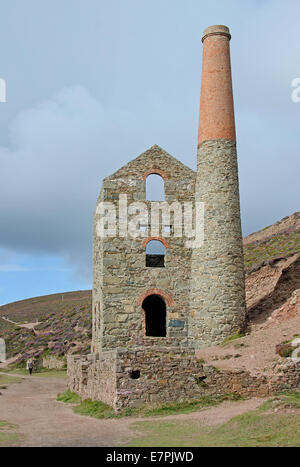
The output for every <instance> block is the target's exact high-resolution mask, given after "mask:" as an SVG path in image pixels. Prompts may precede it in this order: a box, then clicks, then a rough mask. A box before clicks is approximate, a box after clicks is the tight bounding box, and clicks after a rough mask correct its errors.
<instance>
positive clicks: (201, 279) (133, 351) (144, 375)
mask: <svg viewBox="0 0 300 467" xmlns="http://www.w3.org/2000/svg"><path fill="white" fill-rule="evenodd" d="M230 38H231V36H230V33H229V29H228V28H227V27H226V26H211V27H209V28H207V29H206V30H205V31H204V35H203V38H202V41H203V47H204V50H203V63H202V87H201V102H200V117H199V133H198V164H197V172H194V171H193V170H191V169H190V168H188V167H186V166H185V165H184V164H182V163H181V162H180V161H178V160H176V159H175V158H174V157H172V156H171V155H170V154H168V153H167V152H166V151H164V150H163V149H162V148H160V147H159V146H157V145H155V146H153V147H151V148H150V149H148V150H147V151H146V152H144V153H143V154H141V155H140V156H139V157H137V158H136V159H134V160H132V161H131V162H129V163H128V164H126V165H125V166H124V167H122V168H121V169H119V170H118V171H117V172H115V173H114V174H113V175H111V176H109V177H107V178H105V179H104V180H103V184H102V189H101V192H100V196H99V198H98V201H97V205H96V210H95V217H94V242H93V303H92V322H93V329H92V347H91V354H90V355H87V356H76V355H74V356H72V355H71V356H69V358H68V376H69V387H70V389H71V390H72V391H75V392H77V393H79V394H80V395H81V396H82V397H84V398H92V399H96V400H102V401H103V402H105V403H107V404H109V405H111V406H113V407H114V408H115V410H117V411H118V410H121V409H122V408H124V407H135V406H138V405H141V404H147V403H156V402H168V401H174V400H183V399H190V398H194V397H198V396H199V394H201V393H202V392H201V391H202V389H201V385H199V381H201V378H203V368H202V364H201V363H200V362H199V361H198V360H197V359H196V356H195V350H196V349H198V348H201V347H203V346H207V345H212V344H218V343H220V342H222V340H224V338H226V337H228V336H230V335H232V334H234V333H235V332H237V331H239V330H241V329H242V328H243V327H244V323H245V284H244V263H243V250H242V235H241V223H240V206H239V188H238V171H237V156H236V140H235V123H234V110H233V94H232V83H231V68H230V51H229V41H230ZM153 174H155V175H159V176H160V177H161V178H162V180H163V184H164V199H165V201H166V202H167V203H168V204H169V205H172V203H176V202H179V203H180V204H181V205H184V203H187V202H192V203H194V202H195V201H200V202H202V203H204V243H203V245H202V246H198V247H196V248H188V247H187V246H186V238H185V237H184V236H182V237H178V236H174V235H173V234H174V229H176V224H175V225H174V216H173V217H172V215H171V218H170V222H169V224H168V225H163V224H161V226H160V227H161V230H158V231H157V234H156V235H153V232H152V229H150V220H151V219H150V217H151V216H148V217H146V218H145V222H144V224H143V225H140V226H139V228H140V234H141V235H139V236H137V237H136V238H132V237H131V236H129V235H127V234H126V231H127V227H128V226H127V222H128V220H127V219H126V216H125V217H124V216H123V214H122V213H124V209H125V210H127V209H128V212H129V214H130V205H131V203H133V202H135V203H138V202H142V203H144V205H145V204H146V206H147V207H148V212H149V213H150V212H151V208H152V203H153V201H151V200H149V199H147V196H146V184H147V180H148V177H151V175H153ZM103 202H104V203H109V202H110V203H112V204H114V205H115V206H116V210H115V216H116V220H117V221H118V222H117V225H118V226H119V230H117V231H116V232H115V235H112V236H101V235H99V232H98V225H99V221H100V219H101V216H102V215H103V212H101V209H100V206H101V205H102V203H103ZM122 203H124V204H123V205H122ZM131 214H134V212H132V213H131ZM120 226H121V227H120ZM151 244H152V245H153V244H156V246H157V245H160V252H159V253H157V252H154V253H153V251H152V250H151V248H150V247H151Z"/></svg>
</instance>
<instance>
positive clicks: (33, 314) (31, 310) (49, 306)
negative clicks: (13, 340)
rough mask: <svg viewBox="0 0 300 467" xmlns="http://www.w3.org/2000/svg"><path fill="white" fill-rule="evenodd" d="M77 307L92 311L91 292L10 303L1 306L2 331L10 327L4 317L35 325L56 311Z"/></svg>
mask: <svg viewBox="0 0 300 467" xmlns="http://www.w3.org/2000/svg"><path fill="white" fill-rule="evenodd" d="M75 306H76V307H85V308H86V309H89V310H90V309H91V306H92V292H91V290H79V291H77V292H65V293H59V294H52V295H43V296H41V297H34V298H28V299H26V300H20V301H18V302H12V303H8V304H7V305H2V306H0V330H1V329H5V328H7V327H8V326H10V325H9V323H8V322H7V321H4V320H3V319H2V317H3V316H4V317H8V318H9V319H10V320H12V321H16V322H17V323H25V322H28V323H33V322H35V321H43V320H44V319H46V318H47V317H48V316H49V314H50V313H52V312H54V311H57V312H60V311H62V310H72V309H73V308H74V307H75Z"/></svg>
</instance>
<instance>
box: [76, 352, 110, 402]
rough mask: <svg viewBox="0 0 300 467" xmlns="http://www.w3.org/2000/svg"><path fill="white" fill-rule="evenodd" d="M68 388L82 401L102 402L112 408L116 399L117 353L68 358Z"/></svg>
mask: <svg viewBox="0 0 300 467" xmlns="http://www.w3.org/2000/svg"><path fill="white" fill-rule="evenodd" d="M67 373H68V387H69V389H70V390H71V391H72V392H75V393H76V394H79V395H80V396H81V397H82V399H92V400H101V401H102V402H104V403H105V404H108V405H110V406H112V407H114V406H115V397H116V351H114V350H112V351H106V352H103V353H101V354H97V355H96V354H89V355H85V356H81V355H69V356H68V372H67Z"/></svg>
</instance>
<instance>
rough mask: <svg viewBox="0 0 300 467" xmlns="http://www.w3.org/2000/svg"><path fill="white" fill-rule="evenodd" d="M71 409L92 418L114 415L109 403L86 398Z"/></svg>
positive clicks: (111, 416)
mask: <svg viewBox="0 0 300 467" xmlns="http://www.w3.org/2000/svg"><path fill="white" fill-rule="evenodd" d="M73 411H74V412H75V413H77V414H79V415H86V416H88V417H94V418H114V417H116V415H115V413H114V410H113V409H112V407H110V406H109V405H106V404H104V403H103V402H100V401H92V400H90V399H86V400H84V401H82V402H81V403H80V404H79V405H77V406H76V407H73Z"/></svg>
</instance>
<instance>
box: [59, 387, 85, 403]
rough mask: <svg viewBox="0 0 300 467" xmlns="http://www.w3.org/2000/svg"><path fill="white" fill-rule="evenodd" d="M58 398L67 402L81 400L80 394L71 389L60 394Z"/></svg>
mask: <svg viewBox="0 0 300 467" xmlns="http://www.w3.org/2000/svg"><path fill="white" fill-rule="evenodd" d="M56 400H57V401H60V402H65V403H67V404H77V403H80V401H81V399H80V397H79V396H78V394H75V392H71V391H70V389H67V390H66V391H65V392H62V393H61V394H58V396H57V398H56Z"/></svg>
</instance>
